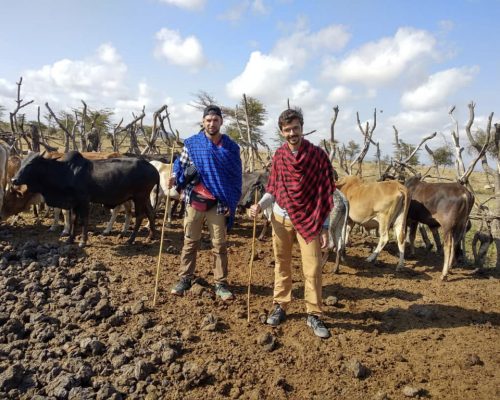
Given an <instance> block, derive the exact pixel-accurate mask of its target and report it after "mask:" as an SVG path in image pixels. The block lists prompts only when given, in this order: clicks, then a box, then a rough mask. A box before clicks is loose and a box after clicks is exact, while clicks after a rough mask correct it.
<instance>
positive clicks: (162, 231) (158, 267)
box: [153, 143, 175, 307]
mask: <svg viewBox="0 0 500 400" xmlns="http://www.w3.org/2000/svg"><path fill="white" fill-rule="evenodd" d="M174 147H175V143H174V144H172V147H171V150H170V168H169V170H168V179H169V180H170V176H171V175H172V164H173V161H174ZM169 206H170V189H168V191H167V200H166V202H165V212H164V213H163V224H162V226H161V238H160V252H159V253H158V264H157V265H156V281H155V293H154V295H153V307H155V306H156V297H157V294H158V282H159V280H160V262H161V253H162V251H163V236H164V234H165V221H166V220H167V214H168V208H169Z"/></svg>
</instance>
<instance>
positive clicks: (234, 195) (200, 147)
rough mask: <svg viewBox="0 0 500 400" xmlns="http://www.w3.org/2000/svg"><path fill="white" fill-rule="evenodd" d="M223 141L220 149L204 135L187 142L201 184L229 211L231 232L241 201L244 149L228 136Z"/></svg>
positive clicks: (198, 135)
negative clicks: (241, 153) (241, 150)
mask: <svg viewBox="0 0 500 400" xmlns="http://www.w3.org/2000/svg"><path fill="white" fill-rule="evenodd" d="M221 140H222V143H221V146H217V145H215V144H214V143H213V142H212V141H211V140H210V139H208V138H207V137H206V136H205V133H204V132H203V131H201V132H200V133H198V134H197V135H194V136H191V137H190V138H188V139H186V140H185V142H184V146H185V147H186V148H187V150H188V153H189V156H190V158H191V161H192V162H193V163H194V165H195V167H196V169H197V170H198V173H199V175H200V181H201V182H202V183H203V184H204V185H205V186H206V187H207V189H208V190H209V191H210V193H212V195H213V196H214V197H215V198H216V199H217V200H219V201H221V202H222V203H223V204H224V205H225V206H227V207H228V208H229V220H228V224H227V229H228V230H229V229H231V227H232V225H233V221H234V215H235V212H236V206H237V205H238V201H239V200H240V197H241V180H242V167H241V158H240V147H239V146H238V145H237V144H236V143H235V142H234V141H233V140H231V139H230V138H229V137H228V136H227V135H222V139H221Z"/></svg>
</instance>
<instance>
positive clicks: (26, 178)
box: [11, 153, 47, 187]
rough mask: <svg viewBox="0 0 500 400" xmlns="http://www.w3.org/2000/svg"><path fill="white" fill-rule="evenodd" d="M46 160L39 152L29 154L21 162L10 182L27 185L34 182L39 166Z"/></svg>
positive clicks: (16, 184) (39, 170)
mask: <svg viewBox="0 0 500 400" xmlns="http://www.w3.org/2000/svg"><path fill="white" fill-rule="evenodd" d="M46 161H47V160H46V159H44V158H43V157H42V156H41V155H40V154H39V153H32V154H30V155H29V156H28V157H26V158H25V159H24V160H23V162H22V163H21V168H19V171H17V173H16V175H14V177H13V178H12V181H11V183H12V184H13V185H15V186H20V185H27V186H28V187H29V186H31V185H33V184H36V182H37V178H38V176H39V174H40V172H41V167H42V166H43V164H44V163H45V162H46Z"/></svg>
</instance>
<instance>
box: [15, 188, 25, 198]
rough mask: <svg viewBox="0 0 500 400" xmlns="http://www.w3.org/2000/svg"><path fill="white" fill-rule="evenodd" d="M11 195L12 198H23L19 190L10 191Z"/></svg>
mask: <svg viewBox="0 0 500 400" xmlns="http://www.w3.org/2000/svg"><path fill="white" fill-rule="evenodd" d="M12 194H13V195H14V196H16V197H17V198H18V199H20V198H22V197H23V192H21V191H20V190H18V189H14V188H13V189H12Z"/></svg>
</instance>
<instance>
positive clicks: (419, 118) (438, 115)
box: [381, 107, 450, 147]
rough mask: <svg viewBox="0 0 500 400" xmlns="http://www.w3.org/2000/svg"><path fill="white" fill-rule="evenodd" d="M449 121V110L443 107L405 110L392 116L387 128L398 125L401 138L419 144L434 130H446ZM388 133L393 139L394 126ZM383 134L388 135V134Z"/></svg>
mask: <svg viewBox="0 0 500 400" xmlns="http://www.w3.org/2000/svg"><path fill="white" fill-rule="evenodd" d="M449 123H450V120H449V118H448V111H447V109H446V108H444V107H443V108H437V109H433V110H413V111H403V112H400V113H398V114H396V115H393V116H390V117H389V118H388V120H387V124H385V126H386V127H387V129H389V127H392V126H393V125H394V126H396V128H397V129H398V131H399V136H400V138H403V140H404V141H405V142H407V143H411V144H418V142H420V139H421V138H422V137H424V136H427V135H429V134H431V133H432V132H436V131H442V130H444V129H445V128H446V127H447V126H449ZM388 135H389V137H390V138H391V140H392V139H393V138H394V134H393V131H392V128H391V133H389V132H388ZM381 136H382V137H386V135H381ZM429 145H431V143H429ZM431 147H432V146H431Z"/></svg>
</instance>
